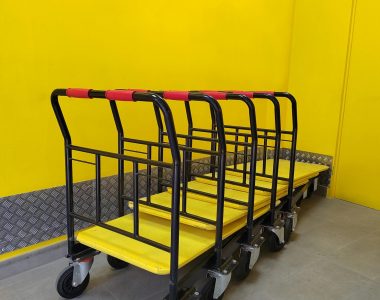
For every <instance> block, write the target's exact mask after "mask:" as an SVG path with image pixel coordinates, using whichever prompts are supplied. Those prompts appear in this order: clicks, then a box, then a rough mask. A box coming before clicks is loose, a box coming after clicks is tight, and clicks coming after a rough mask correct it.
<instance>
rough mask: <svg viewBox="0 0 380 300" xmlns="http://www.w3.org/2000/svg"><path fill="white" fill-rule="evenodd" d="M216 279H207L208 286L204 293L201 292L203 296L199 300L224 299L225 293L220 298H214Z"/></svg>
mask: <svg viewBox="0 0 380 300" xmlns="http://www.w3.org/2000/svg"><path fill="white" fill-rule="evenodd" d="M215 283H216V280H215V278H212V277H209V278H208V279H207V284H206V285H205V287H204V289H203V291H202V292H201V296H200V298H199V300H221V299H223V297H224V293H223V294H221V295H220V296H219V297H218V298H214V290H215Z"/></svg>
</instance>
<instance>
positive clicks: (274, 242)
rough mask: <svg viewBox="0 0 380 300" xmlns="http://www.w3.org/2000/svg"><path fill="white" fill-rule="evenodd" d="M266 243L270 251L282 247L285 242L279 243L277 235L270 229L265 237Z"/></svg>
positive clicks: (278, 249)
mask: <svg viewBox="0 0 380 300" xmlns="http://www.w3.org/2000/svg"><path fill="white" fill-rule="evenodd" d="M267 245H268V248H269V250H270V251H272V252H276V251H280V250H281V249H282V248H284V245H285V243H280V240H279V239H278V237H277V235H276V234H275V233H274V232H272V231H270V232H269V233H268V237H267Z"/></svg>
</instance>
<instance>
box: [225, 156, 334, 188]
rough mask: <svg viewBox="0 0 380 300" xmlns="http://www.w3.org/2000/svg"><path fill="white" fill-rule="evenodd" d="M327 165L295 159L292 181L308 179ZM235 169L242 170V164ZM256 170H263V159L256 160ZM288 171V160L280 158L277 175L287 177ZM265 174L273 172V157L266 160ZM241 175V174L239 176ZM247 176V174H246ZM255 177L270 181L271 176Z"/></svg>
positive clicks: (326, 167) (231, 172)
mask: <svg viewBox="0 0 380 300" xmlns="http://www.w3.org/2000/svg"><path fill="white" fill-rule="evenodd" d="M249 166H250V165H249V163H248V164H247V170H248V169H249ZM328 168H329V167H328V166H325V165H319V164H310V163H304V162H299V161H297V162H296V163H295V166H294V181H295V182H297V181H300V180H303V179H310V178H313V177H315V176H317V175H318V174H319V173H321V172H323V171H326V170H328ZM237 169H239V170H243V164H240V165H237ZM256 170H257V172H262V170H263V161H262V160H260V161H258V162H257V166H256ZM289 171H290V161H289V160H285V159H280V161H279V167H278V176H279V177H284V178H289ZM227 174H230V175H235V176H239V175H238V173H236V172H233V171H227ZM266 174H268V175H272V174H273V159H268V160H266ZM240 177H241V176H240ZM247 178H249V176H247ZM257 179H259V180H260V181H271V178H267V177H262V176H257ZM279 182H280V183H285V182H284V181H282V180H280V181H279Z"/></svg>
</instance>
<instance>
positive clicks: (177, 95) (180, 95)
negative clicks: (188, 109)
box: [163, 91, 189, 101]
mask: <svg viewBox="0 0 380 300" xmlns="http://www.w3.org/2000/svg"><path fill="white" fill-rule="evenodd" d="M163 97H164V99H167V100H181V101H187V100H189V92H182V91H165V92H164V93H163Z"/></svg>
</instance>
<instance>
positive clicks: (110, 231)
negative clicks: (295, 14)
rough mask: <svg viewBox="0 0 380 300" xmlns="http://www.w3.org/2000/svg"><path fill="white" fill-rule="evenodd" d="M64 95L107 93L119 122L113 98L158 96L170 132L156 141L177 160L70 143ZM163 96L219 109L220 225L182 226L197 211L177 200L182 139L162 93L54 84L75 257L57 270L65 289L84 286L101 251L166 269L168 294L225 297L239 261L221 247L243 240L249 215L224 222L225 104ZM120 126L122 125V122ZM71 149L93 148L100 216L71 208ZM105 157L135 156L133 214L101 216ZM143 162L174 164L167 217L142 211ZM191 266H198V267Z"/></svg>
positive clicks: (72, 291) (115, 261)
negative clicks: (82, 225)
mask: <svg viewBox="0 0 380 300" xmlns="http://www.w3.org/2000/svg"><path fill="white" fill-rule="evenodd" d="M61 96H68V97H76V98H104V99H108V100H110V104H111V109H112V112H113V114H114V117H115V122H116V127H118V126H119V125H120V124H121V122H119V121H120V119H119V118H118V114H116V112H117V110H116V109H117V106H115V103H116V101H144V102H153V103H155V104H154V105H156V107H158V108H159V109H160V113H161V114H162V115H163V117H164V121H165V126H166V135H167V137H168V139H169V142H168V143H162V144H161V145H159V146H160V147H169V149H170V150H171V159H172V163H166V162H164V161H157V160H152V159H143V158H136V157H132V156H127V155H125V154H120V153H112V152H107V151H102V150H98V149H91V148H86V147H81V146H77V145H73V144H72V142H71V137H70V133H69V129H68V126H67V124H66V121H65V118H64V116H63V113H62V110H61V108H60V105H59V101H58V98H59V97H61ZM165 96H166V97H167V98H169V99H170V98H179V99H180V100H183V101H189V100H191V101H200V100H202V101H206V102H208V103H209V104H210V105H211V106H212V107H213V109H214V113H215V116H216V122H217V128H218V129H217V130H218V134H217V141H218V151H217V153H218V156H217V158H218V159H217V166H216V167H217V180H218V185H217V190H218V194H217V205H214V207H215V208H216V211H217V214H216V215H217V217H216V220H215V221H214V222H215V230H206V229H202V228H196V227H195V226H190V225H186V224H182V225H181V226H179V223H180V218H183V219H187V220H188V219H191V220H192V219H193V216H190V218H189V216H188V215H185V216H184V215H183V213H184V211H183V209H182V210H181V207H182V208H185V210H186V206H184V204H183V202H182V203H181V202H180V173H181V157H180V153H179V145H178V142H177V137H176V132H175V127H174V124H173V119H172V115H171V112H170V109H169V107H168V106H167V104H166V102H164V101H163V99H162V98H161V97H159V96H158V95H156V94H152V93H143V92H135V91H120V90H115V91H113V90H111V91H96V90H83V89H59V90H55V91H54V92H53V94H52V97H51V101H52V105H53V109H54V112H55V115H56V117H57V120H58V123H59V126H60V129H61V131H62V134H63V137H64V141H65V158H66V192H67V194H66V197H67V232H68V258H69V259H70V264H69V266H68V268H66V269H65V270H64V271H63V272H62V273H61V274H60V276H59V278H58V282H57V290H58V292H59V293H60V295H61V296H63V297H65V298H74V297H76V296H78V295H80V294H81V293H82V292H83V291H84V290H85V288H86V286H87V284H88V281H89V270H90V268H91V265H92V262H93V258H94V256H95V255H96V254H98V253H99V252H104V253H106V254H108V261H109V262H110V264H111V265H112V266H116V267H117V268H119V267H123V266H127V265H128V263H132V264H135V265H136V266H139V267H141V268H144V269H146V270H148V271H151V272H153V273H156V274H167V273H169V274H170V283H169V295H168V296H167V298H168V299H220V298H221V297H222V296H223V293H224V291H225V289H226V288H227V285H228V283H229V280H230V278H231V271H232V270H233V268H234V267H235V266H236V264H237V262H236V260H234V259H233V258H232V257H231V256H228V251H224V250H228V248H229V247H232V248H234V247H236V245H237V247H240V244H237V243H233V242H232V241H235V240H236V239H238V240H240V239H241V236H242V235H243V233H244V232H245V230H244V227H245V226H246V220H247V219H246V218H244V217H239V218H235V219H236V220H234V221H232V222H231V223H229V224H224V222H223V210H224V205H223V201H224V194H223V193H224V186H223V184H224V180H223V179H224V169H225V140H224V133H223V130H224V126H223V118H222V114H221V110H220V106H219V104H218V103H217V102H216V100H215V99H213V98H212V97H210V96H207V95H203V94H190V93H185V94H183V93H182V94H181V93H180V94H178V93H174V94H173V93H166V95H165ZM115 108H116V109H115ZM118 129H122V127H119V128H118ZM118 133H119V137H121V133H122V131H120V130H118ZM120 145H121V144H120ZM120 145H119V146H120ZM183 149H184V148H182V150H183ZM185 150H187V149H185ZM189 151H190V149H189ZM73 152H84V153H88V154H92V155H94V158H95V162H86V163H90V164H93V165H94V166H95V169H96V180H95V181H96V199H95V202H96V216H95V218H91V217H87V216H84V215H80V214H78V213H76V212H75V210H74V200H73V169H72V162H73V161H75V158H73ZM214 154H215V153H214ZM102 157H108V158H113V159H116V160H117V161H119V162H120V161H123V162H131V163H132V164H133V178H134V184H133V199H132V200H133V206H132V207H133V213H131V214H124V211H123V209H121V208H119V218H117V219H115V220H111V221H108V222H102V217H101V174H100V164H101V158H102ZM185 157H186V155H185ZM82 162H83V161H82ZM141 164H143V165H146V166H154V167H160V168H168V169H169V170H171V173H172V176H171V182H172V184H171V193H170V199H171V205H170V208H171V210H170V218H167V217H166V216H165V215H162V216H161V217H160V216H157V215H154V214H152V213H147V210H145V212H143V209H141V210H140V208H143V207H144V205H145V204H146V203H144V204H142V203H140V199H139V193H138V186H139V182H138V180H139V177H140V175H141V173H140V172H139V165H141ZM123 172H124V170H123V166H122V164H121V163H119V174H120V173H123ZM149 179H151V178H149ZM120 182H121V181H120ZM118 191H119V192H123V189H122V188H121V186H119V190H118ZM164 193H165V192H163V193H159V194H158V195H164V196H165V195H167V194H164ZM182 193H183V190H182ZM152 198H153V196H152ZM125 200H127V201H128V200H129V199H126V198H125V196H124V195H122V194H119V205H121V206H122V205H123V203H124V201H125ZM182 200H183V199H182ZM142 201H143V202H147V201H144V200H142ZM252 201H253V198H252ZM180 204H181V206H180ZM146 207H147V206H145V208H146ZM148 208H149V207H148ZM160 211H165V210H162V208H161V207H160ZM233 213H234V212H233V210H230V214H233ZM238 215H239V214H238ZM243 216H244V214H243ZM74 219H76V220H81V221H84V222H87V223H89V224H92V225H94V226H92V227H89V228H87V229H84V230H82V231H80V232H79V233H76V236H75V235H74ZM202 221H203V220H202ZM223 225H224V226H223ZM195 236H196V237H197V239H196V240H194V237H195ZM179 247H181V248H180V249H182V251H179ZM222 250H223V252H222ZM191 265H195V267H193V266H191ZM182 267H186V268H187V269H189V268H190V271H188V272H186V274H185V275H184V276H182V278H181V284H179V282H178V274H179V269H180V268H182ZM183 269H185V268H183ZM199 279H200V280H199Z"/></svg>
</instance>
